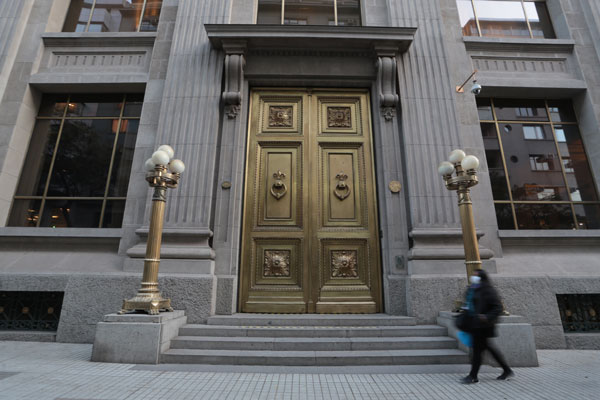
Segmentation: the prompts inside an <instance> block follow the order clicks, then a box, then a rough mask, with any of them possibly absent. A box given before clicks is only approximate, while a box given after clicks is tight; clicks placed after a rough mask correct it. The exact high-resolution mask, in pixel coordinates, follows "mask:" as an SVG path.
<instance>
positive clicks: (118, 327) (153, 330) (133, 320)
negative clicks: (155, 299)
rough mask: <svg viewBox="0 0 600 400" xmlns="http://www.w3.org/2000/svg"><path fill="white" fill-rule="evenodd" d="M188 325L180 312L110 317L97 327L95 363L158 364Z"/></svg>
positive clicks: (109, 315) (106, 316)
mask: <svg viewBox="0 0 600 400" xmlns="http://www.w3.org/2000/svg"><path fill="white" fill-rule="evenodd" d="M186 321H187V317H186V316H185V313H184V312H183V311H180V310H176V311H173V312H162V313H160V314H159V315H147V314H124V315H119V314H108V315H105V316H104V320H103V321H102V322H99V323H98V324H97V325H96V338H95V340H94V348H93V350H92V361H98V362H114V363H126V364H158V361H159V357H160V353H161V352H163V351H166V350H168V349H169V345H170V343H171V339H173V338H174V337H175V336H177V334H178V332H179V328H180V327H181V326H182V325H184V324H185V323H186Z"/></svg>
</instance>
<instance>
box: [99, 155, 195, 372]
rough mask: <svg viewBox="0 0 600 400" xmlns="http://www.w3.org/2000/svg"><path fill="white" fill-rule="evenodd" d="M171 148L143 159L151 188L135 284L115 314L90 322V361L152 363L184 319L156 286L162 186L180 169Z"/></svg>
mask: <svg viewBox="0 0 600 400" xmlns="http://www.w3.org/2000/svg"><path fill="white" fill-rule="evenodd" d="M173 153H174V152H173V149H172V148H171V147H170V146H167V145H163V146H160V147H159V148H158V150H157V151H155V152H154V153H153V154H152V158H150V159H148V160H147V161H146V164H145V167H146V169H147V171H148V172H147V174H146V180H147V181H148V183H149V185H150V187H152V188H154V193H153V196H152V214H151V217H150V229H149V234H148V242H147V245H146V257H145V259H144V273H143V276H142V283H141V287H140V289H139V290H138V292H137V294H136V295H135V296H134V297H133V298H131V299H128V300H123V306H122V307H121V311H119V313H118V314H108V315H105V316H104V319H103V321H102V322H99V323H98V324H97V325H96V336H95V339H94V347H93V350H92V361H100V362H120V363H134V364H157V363H158V362H159V360H160V354H161V353H162V352H164V351H166V350H167V349H168V348H169V344H170V342H171V339H172V338H173V337H175V336H177V334H178V331H179V328H180V327H181V326H182V325H184V324H185V323H186V321H187V318H186V317H185V315H184V312H183V311H173V308H172V307H171V301H170V299H165V298H163V297H162V295H161V293H160V291H159V290H158V267H159V265H160V246H161V239H162V228H163V219H164V211H165V203H166V195H167V189H169V188H172V189H174V188H176V187H177V184H178V183H179V178H180V174H181V173H182V172H183V171H184V169H185V165H184V164H183V162H182V161H181V160H173V159H172V158H173V155H174V154H173ZM161 311H164V312H162V313H161Z"/></svg>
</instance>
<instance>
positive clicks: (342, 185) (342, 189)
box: [333, 172, 350, 200]
mask: <svg viewBox="0 0 600 400" xmlns="http://www.w3.org/2000/svg"><path fill="white" fill-rule="evenodd" d="M335 178H336V179H337V180H338V183H337V185H336V186H335V189H334V190H333V193H334V194H335V195H336V197H337V198H338V199H340V200H344V199H345V198H346V197H348V196H350V187H349V186H348V184H347V183H346V182H345V181H346V179H348V175H346V174H345V173H343V172H340V173H339V174H337V175H336V176H335Z"/></svg>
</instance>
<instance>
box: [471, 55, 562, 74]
mask: <svg viewBox="0 0 600 400" xmlns="http://www.w3.org/2000/svg"><path fill="white" fill-rule="evenodd" d="M471 58H472V59H473V67H475V68H476V69H478V70H479V71H490V72H517V73H535V74H537V73H551V74H552V73H554V74H557V73H558V74H567V73H568V72H569V71H568V70H567V61H566V58H564V57H562V58H543V57H539V58H538V57H494V56H472V57H471Z"/></svg>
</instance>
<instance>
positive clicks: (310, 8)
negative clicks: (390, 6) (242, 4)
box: [256, 0, 360, 26]
mask: <svg viewBox="0 0 600 400" xmlns="http://www.w3.org/2000/svg"><path fill="white" fill-rule="evenodd" d="M256 21H257V23H258V24H270V25H281V24H283V25H332V26H334V25H337V26H359V25H360V3H359V0H285V1H283V0H258V16H257V20H256Z"/></svg>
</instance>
